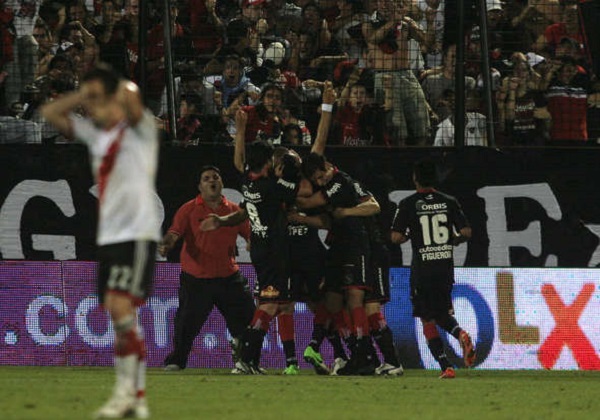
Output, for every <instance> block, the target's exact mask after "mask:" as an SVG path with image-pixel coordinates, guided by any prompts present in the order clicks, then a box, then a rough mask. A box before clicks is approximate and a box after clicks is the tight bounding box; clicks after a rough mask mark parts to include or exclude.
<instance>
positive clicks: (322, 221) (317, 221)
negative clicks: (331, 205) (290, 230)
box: [287, 210, 331, 229]
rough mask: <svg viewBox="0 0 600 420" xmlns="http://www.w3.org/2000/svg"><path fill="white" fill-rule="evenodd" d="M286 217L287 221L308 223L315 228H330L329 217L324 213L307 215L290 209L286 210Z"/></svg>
mask: <svg viewBox="0 0 600 420" xmlns="http://www.w3.org/2000/svg"><path fill="white" fill-rule="evenodd" d="M287 218H288V221H289V222H294V223H299V224H303V225H308V226H312V227H314V228H317V229H330V228H331V219H330V218H329V217H328V216H327V215H326V214H325V213H322V214H317V215H314V216H307V215H306V214H304V213H301V212H298V211H297V210H291V211H289V212H288V215H287Z"/></svg>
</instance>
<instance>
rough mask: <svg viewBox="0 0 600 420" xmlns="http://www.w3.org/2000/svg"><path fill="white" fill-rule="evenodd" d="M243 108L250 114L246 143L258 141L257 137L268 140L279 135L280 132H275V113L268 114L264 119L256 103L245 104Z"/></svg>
mask: <svg viewBox="0 0 600 420" xmlns="http://www.w3.org/2000/svg"><path fill="white" fill-rule="evenodd" d="M242 109H243V110H244V111H245V112H246V113H247V114H248V122H247V123H246V143H252V142H254V141H256V139H257V137H261V138H263V139H265V140H266V139H269V138H273V137H275V136H278V135H279V134H278V133H275V120H274V119H273V115H271V114H268V115H267V119H266V120H265V121H262V120H261V119H260V116H259V115H258V112H257V110H256V107H255V106H254V105H248V106H243V107H242ZM259 134H260V136H259Z"/></svg>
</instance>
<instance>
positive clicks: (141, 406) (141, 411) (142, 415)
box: [133, 397, 150, 419]
mask: <svg viewBox="0 0 600 420" xmlns="http://www.w3.org/2000/svg"><path fill="white" fill-rule="evenodd" d="M133 414H134V417H135V418H136V419H149V418H150V410H149V409H148V404H147V403H146V398H143V397H142V398H137V399H136V401H135V408H134V409H133Z"/></svg>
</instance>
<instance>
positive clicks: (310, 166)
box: [302, 153, 327, 179]
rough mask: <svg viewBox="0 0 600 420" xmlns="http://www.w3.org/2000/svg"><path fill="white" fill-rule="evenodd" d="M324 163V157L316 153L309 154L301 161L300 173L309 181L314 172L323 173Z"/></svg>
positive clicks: (325, 161) (325, 160)
mask: <svg viewBox="0 0 600 420" xmlns="http://www.w3.org/2000/svg"><path fill="white" fill-rule="evenodd" d="M326 163H327V159H325V156H323V155H320V154H318V153H311V154H309V155H308V156H307V157H306V158H305V159H303V160H302V173H304V176H305V177H306V178H308V179H310V178H311V177H312V176H313V175H314V174H315V172H317V171H324V170H325V169H326V167H325V164H326Z"/></svg>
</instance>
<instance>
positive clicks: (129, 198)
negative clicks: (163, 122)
mask: <svg viewBox="0 0 600 420" xmlns="http://www.w3.org/2000/svg"><path fill="white" fill-rule="evenodd" d="M71 122H72V129H73V134H74V135H75V138H76V139H77V140H79V141H81V142H83V143H85V144H86V145H87V147H88V150H89V153H90V161H91V165H92V172H93V174H94V179H95V180H96V182H97V183H98V190H99V197H98V199H99V217H98V235H97V238H98V239H97V243H98V245H108V244H114V243H121V242H127V241H135V240H149V241H157V242H158V241H159V240H160V218H159V215H158V206H157V201H156V197H157V196H156V192H155V181H156V171H157V166H158V148H159V145H158V134H157V131H156V127H155V124H154V118H153V116H152V114H151V113H150V112H149V111H148V110H146V111H145V112H144V114H143V117H142V119H141V120H140V121H139V122H138V124H137V125H136V126H135V127H132V126H130V125H128V124H127V123H126V122H125V121H123V122H121V123H119V124H117V125H116V126H115V127H113V128H111V129H109V130H104V129H102V128H99V127H97V126H95V125H94V124H93V122H92V121H91V120H89V119H87V118H80V117H77V116H75V115H72V116H71Z"/></svg>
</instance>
